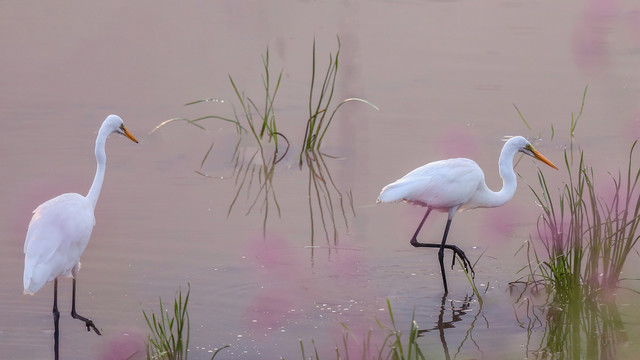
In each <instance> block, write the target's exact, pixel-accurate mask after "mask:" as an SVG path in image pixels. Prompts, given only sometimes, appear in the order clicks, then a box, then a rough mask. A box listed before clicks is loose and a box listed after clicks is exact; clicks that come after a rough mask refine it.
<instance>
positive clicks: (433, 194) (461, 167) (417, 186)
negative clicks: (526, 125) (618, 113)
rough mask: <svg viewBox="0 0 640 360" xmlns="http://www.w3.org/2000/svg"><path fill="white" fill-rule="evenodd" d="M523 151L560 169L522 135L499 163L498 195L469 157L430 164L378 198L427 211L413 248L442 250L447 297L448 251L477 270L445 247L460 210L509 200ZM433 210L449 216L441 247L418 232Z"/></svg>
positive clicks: (504, 149)
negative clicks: (517, 160)
mask: <svg viewBox="0 0 640 360" xmlns="http://www.w3.org/2000/svg"><path fill="white" fill-rule="evenodd" d="M519 152H521V153H523V154H526V155H529V156H532V157H534V158H536V159H538V160H540V161H542V162H544V163H545V164H547V165H549V166H551V167H553V168H554V169H557V167H556V166H555V165H553V163H551V162H550V161H549V160H547V158H545V157H544V156H543V155H542V154H540V153H539V152H538V151H537V150H536V149H534V148H533V146H532V145H531V143H529V141H527V139H525V138H523V137H522V136H515V137H512V138H511V139H509V140H508V141H507V142H506V143H505V144H504V146H503V147H502V151H501V153H500V158H499V160H498V165H499V172H500V177H501V178H502V189H501V190H500V191H497V192H494V191H492V190H491V189H489V188H488V187H487V184H486V183H485V180H484V173H483V172H482V169H481V168H480V167H479V166H478V164H476V163H475V162H474V161H473V160H470V159H465V158H457V159H448V160H440V161H434V162H431V163H428V164H426V165H423V166H421V167H419V168H416V169H414V170H412V171H410V172H409V173H408V174H406V175H405V176H403V177H402V178H400V179H398V180H396V181H394V182H392V183H391V184H389V185H387V186H385V187H384V188H382V191H381V192H380V195H379V196H378V202H395V201H406V202H408V203H411V204H415V205H419V206H423V207H426V208H427V212H426V214H425V215H424V218H423V219H422V222H421V223H420V225H419V226H418V229H417V230H416V232H415V234H414V235H413V238H412V239H411V245H413V246H415V247H434V248H435V247H437V248H440V251H439V253H438V259H439V261H440V268H441V272H442V281H443V283H444V291H445V294H446V293H447V291H448V289H447V280H446V276H445V273H444V265H443V262H442V257H443V254H444V249H451V250H453V252H454V259H455V256H456V255H458V256H459V257H460V258H461V260H462V261H463V264H464V266H465V268H471V271H472V272H473V267H472V266H471V263H470V261H469V260H468V259H467V257H466V256H465V255H464V252H463V251H462V250H460V249H459V248H458V247H457V246H455V245H448V244H445V243H446V240H447V234H448V232H449V226H450V225H451V220H452V219H453V216H454V214H455V213H456V212H457V211H462V210H467V209H474V208H480V207H497V206H502V205H504V204H505V203H506V202H507V201H509V200H510V199H511V198H512V197H513V195H514V194H515V192H516V186H517V178H516V174H515V172H514V171H513V159H514V157H515V155H516V154H517V153H519ZM431 210H437V211H441V212H447V213H448V214H449V217H448V221H447V226H446V227H445V232H444V236H443V238H442V243H441V244H426V243H420V242H418V240H417V236H418V233H419V232H420V229H421V228H422V225H423V224H424V222H425V220H426V219H427V216H428V215H429V213H430V212H431ZM452 266H453V264H452Z"/></svg>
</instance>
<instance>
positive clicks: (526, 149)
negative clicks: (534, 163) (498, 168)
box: [507, 136, 558, 170]
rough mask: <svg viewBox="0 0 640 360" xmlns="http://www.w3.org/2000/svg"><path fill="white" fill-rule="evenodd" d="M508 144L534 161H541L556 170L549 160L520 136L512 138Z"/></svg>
mask: <svg viewBox="0 0 640 360" xmlns="http://www.w3.org/2000/svg"><path fill="white" fill-rule="evenodd" d="M507 143H508V144H510V145H511V144H513V146H514V147H515V148H516V149H518V151H519V152H521V153H523V154H526V155H529V156H531V157H533V158H535V159H538V160H540V161H542V162H543V163H545V164H547V165H549V166H551V167H552V168H554V169H556V170H558V168H557V167H556V166H555V165H554V164H553V163H552V162H551V161H549V159H547V158H546V157H544V155H542V154H540V153H539V152H538V150H536V149H535V148H534V147H533V145H531V143H530V142H529V141H528V140H527V139H525V138H524V137H522V136H514V137H512V138H511V139H509V141H507Z"/></svg>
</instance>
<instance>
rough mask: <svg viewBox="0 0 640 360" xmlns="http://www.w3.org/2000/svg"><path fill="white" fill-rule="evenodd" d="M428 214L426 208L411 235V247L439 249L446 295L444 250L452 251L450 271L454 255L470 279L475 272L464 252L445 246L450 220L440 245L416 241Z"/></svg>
mask: <svg viewBox="0 0 640 360" xmlns="http://www.w3.org/2000/svg"><path fill="white" fill-rule="evenodd" d="M430 212H431V209H430V208H428V209H427V212H426V214H425V215H424V218H422V221H421V222H420V225H419V226H418V229H417V230H416V232H415V234H413V237H412V238H411V245H413V246H415V247H429V248H438V249H440V250H439V251H438V262H439V263H440V271H441V272H442V282H443V284H444V292H445V294H446V293H447V292H448V291H447V278H446V275H445V273H444V249H450V250H452V251H453V258H452V261H451V268H452V269H453V265H454V264H455V259H456V255H457V256H458V257H459V258H460V260H462V265H463V266H464V269H465V270H466V271H470V272H471V277H475V271H474V270H473V266H472V265H471V261H469V259H468V258H467V256H466V255H465V253H464V251H462V250H461V249H460V248H459V247H457V246H456V245H449V244H446V241H447V235H448V234H449V228H450V227H451V219H448V220H447V226H446V227H445V229H444V235H443V236H442V242H441V243H440V244H427V243H421V242H419V241H418V239H417V236H418V233H419V232H420V229H422V226H423V225H424V222H425V220H426V219H427V216H429V213H430Z"/></svg>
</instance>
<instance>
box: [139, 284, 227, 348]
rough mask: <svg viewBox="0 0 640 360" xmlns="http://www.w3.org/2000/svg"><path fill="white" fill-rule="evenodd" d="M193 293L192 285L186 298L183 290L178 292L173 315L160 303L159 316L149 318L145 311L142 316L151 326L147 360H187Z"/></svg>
mask: <svg viewBox="0 0 640 360" xmlns="http://www.w3.org/2000/svg"><path fill="white" fill-rule="evenodd" d="M190 293H191V285H189V288H188V290H187V294H186V296H184V298H183V296H182V288H180V290H179V291H178V294H177V297H176V299H175V300H174V302H173V314H170V313H169V310H168V309H165V307H164V305H163V304H162V299H159V302H160V312H159V314H158V316H156V314H155V313H153V312H152V313H151V316H148V315H147V313H146V312H145V311H144V310H143V311H142V314H143V315H144V319H145V321H146V322H147V325H148V326H149V329H150V331H151V334H150V335H148V337H147V343H146V346H147V359H148V360H151V359H153V360H186V359H187V357H188V354H189V353H188V351H189V325H190V323H189V312H188V311H187V305H188V304H189V294H190ZM228 346H229V345H227V346H223V347H221V348H219V349H218V350H216V351H215V352H214V353H213V356H211V359H213V358H215V357H216V355H217V354H218V352H220V351H221V350H222V349H224V348H226V347H228Z"/></svg>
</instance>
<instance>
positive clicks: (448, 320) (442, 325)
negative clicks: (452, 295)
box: [418, 295, 487, 360]
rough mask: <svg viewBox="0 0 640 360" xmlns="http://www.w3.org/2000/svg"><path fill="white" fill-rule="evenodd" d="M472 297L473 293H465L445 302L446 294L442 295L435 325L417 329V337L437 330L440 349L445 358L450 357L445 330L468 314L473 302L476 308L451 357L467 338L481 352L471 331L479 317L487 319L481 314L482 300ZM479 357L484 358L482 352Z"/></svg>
mask: <svg viewBox="0 0 640 360" xmlns="http://www.w3.org/2000/svg"><path fill="white" fill-rule="evenodd" d="M474 297H475V295H466V296H465V297H464V299H462V300H449V301H448V302H447V296H446V295H444V296H442V300H441V301H440V312H439V314H438V321H437V322H436V325H435V326H433V327H432V328H430V329H422V330H418V336H419V337H422V336H424V335H425V333H430V332H436V331H437V332H438V335H439V338H440V342H441V343H442V351H443V352H444V356H445V359H447V360H449V359H451V353H450V351H449V344H447V339H446V330H449V329H454V328H456V323H457V322H461V321H462V320H464V317H465V316H466V315H468V314H469V313H470V312H471V311H473V304H474V303H477V304H478V310H477V312H476V313H475V315H474V317H473V320H472V321H471V323H470V324H469V328H468V329H467V332H466V335H465V337H464V338H463V339H462V341H461V342H460V344H459V345H458V346H457V351H456V353H455V354H454V356H453V357H454V358H455V357H456V356H457V355H458V354H459V353H460V351H461V349H462V347H463V345H464V344H465V342H467V341H468V340H471V341H472V342H473V343H474V345H475V347H476V348H477V349H478V351H480V353H481V354H482V350H481V349H480V346H479V345H478V343H477V342H476V341H475V340H474V339H473V334H472V332H473V329H474V327H475V324H476V321H478V319H479V318H483V319H484V320H485V322H486V321H487V320H486V318H484V316H481V314H482V301H477V300H475V299H474ZM456 303H459V305H458V306H457V307H456ZM460 325H462V323H460V324H458V325H457V326H460ZM481 358H484V354H483V355H482V356H481Z"/></svg>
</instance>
